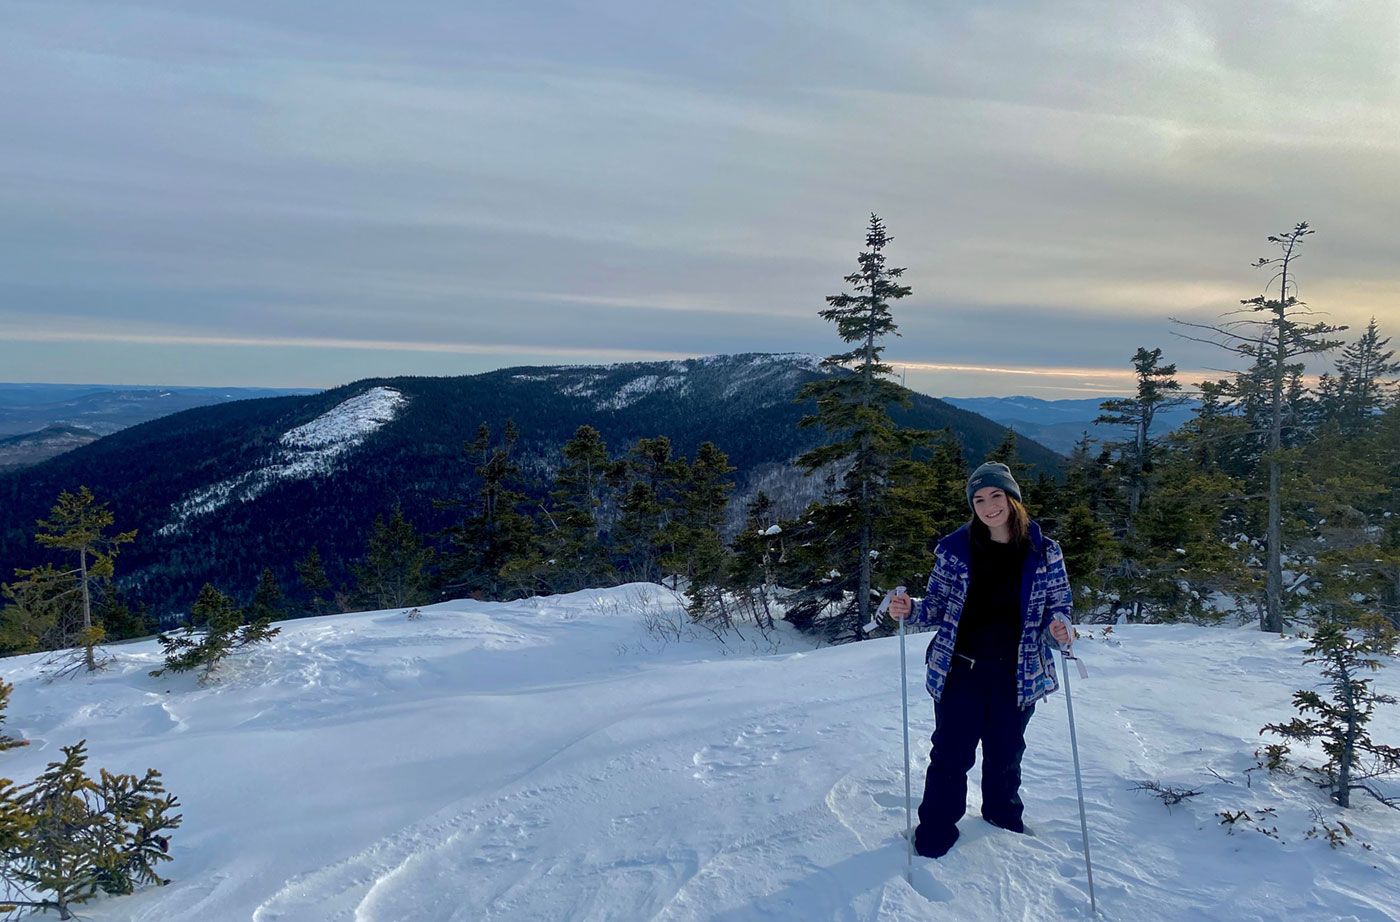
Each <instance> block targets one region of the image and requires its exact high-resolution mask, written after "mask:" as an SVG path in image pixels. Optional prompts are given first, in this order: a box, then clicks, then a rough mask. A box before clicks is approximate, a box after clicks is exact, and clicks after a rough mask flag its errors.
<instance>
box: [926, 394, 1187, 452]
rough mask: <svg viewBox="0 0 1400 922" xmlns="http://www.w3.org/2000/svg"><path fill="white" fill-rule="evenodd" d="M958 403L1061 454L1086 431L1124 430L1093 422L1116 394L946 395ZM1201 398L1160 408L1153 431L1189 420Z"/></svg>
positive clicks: (1112, 436) (1108, 435)
mask: <svg viewBox="0 0 1400 922" xmlns="http://www.w3.org/2000/svg"><path fill="white" fill-rule="evenodd" d="M940 399H942V400H943V401H944V402H946V403H951V404H952V405H953V406H955V407H961V408H962V409H964V410H970V411H971V412H973V413H978V414H981V415H982V416H985V417H987V418H988V419H990V420H994V421H996V422H999V423H1001V424H1002V425H1003V426H1008V427H1010V428H1012V429H1015V430H1016V433H1017V434H1018V435H1024V436H1026V437H1027V438H1030V439H1034V440H1035V441H1037V442H1039V443H1040V444H1042V445H1044V446H1045V447H1046V448H1052V449H1054V450H1055V451H1057V452H1059V453H1060V454H1062V455H1068V454H1069V453H1070V452H1072V451H1073V450H1074V444H1075V443H1076V442H1078V441H1079V440H1080V438H1081V437H1082V436H1083V435H1084V433H1085V432H1088V433H1089V438H1091V439H1096V440H1098V441H1099V442H1104V441H1122V440H1123V439H1124V437H1125V430H1124V429H1123V427H1121V426H1111V425H1107V424H1103V423H1096V422H1094V420H1095V419H1097V418H1098V417H1099V415H1100V414H1101V413H1103V410H1101V409H1100V406H1101V405H1102V404H1103V402H1104V401H1105V400H1113V399H1116V398H1113V397H1085V398H1074V399H1070V400H1042V399H1041V398H1039V397H943V398H940ZM1198 406H1200V401H1198V400H1191V401H1188V402H1186V403H1184V404H1182V405H1181V406H1179V407H1171V408H1170V409H1166V410H1162V411H1160V412H1159V413H1158V414H1157V416H1156V418H1155V419H1154V420H1153V428H1152V432H1153V434H1154V435H1164V434H1166V433H1168V432H1171V431H1172V430H1174V429H1176V428H1177V427H1178V426H1180V425H1182V424H1183V423H1185V422H1187V421H1188V420H1190V419H1191V417H1192V416H1193V415H1194V413H1195V409H1196V407H1198Z"/></svg>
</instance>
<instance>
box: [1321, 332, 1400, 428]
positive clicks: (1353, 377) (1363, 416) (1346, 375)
mask: <svg viewBox="0 0 1400 922" xmlns="http://www.w3.org/2000/svg"><path fill="white" fill-rule="evenodd" d="M1388 345H1390V339H1389V337H1387V338H1385V339H1381V335H1380V330H1379V328H1378V327H1377V326H1376V318H1375V317H1372V318H1371V322H1370V323H1369V324H1367V325H1366V332H1365V333H1362V334H1361V338H1360V339H1358V340H1357V341H1356V342H1355V343H1352V344H1351V345H1350V346H1347V347H1346V348H1345V349H1343V350H1342V356H1341V358H1340V359H1338V360H1337V375H1338V378H1337V380H1338V385H1337V388H1336V394H1335V402H1336V416H1337V418H1338V421H1339V422H1340V424H1341V427H1342V430H1343V431H1344V432H1347V433H1359V432H1362V431H1364V430H1365V428H1366V427H1367V426H1368V425H1369V424H1370V423H1371V422H1372V421H1373V420H1374V418H1375V417H1376V415H1377V414H1379V413H1380V412H1382V411H1383V410H1384V409H1385V404H1386V401H1387V398H1388V397H1389V393H1388V392H1393V390H1394V382H1393V381H1388V380H1387V379H1389V378H1394V377H1395V376H1396V375H1400V362H1397V361H1394V358H1395V351H1394V350H1393V349H1386V346H1388Z"/></svg>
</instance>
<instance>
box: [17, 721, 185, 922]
mask: <svg viewBox="0 0 1400 922" xmlns="http://www.w3.org/2000/svg"><path fill="white" fill-rule="evenodd" d="M86 742H87V741H86V740H84V741H82V742H79V743H78V744H76V745H74V746H64V747H61V748H62V752H63V756H64V758H63V761H62V762H50V763H49V766H48V769H47V770H46V771H45V772H44V773H43V774H42V775H40V776H39V777H38V778H37V779H36V780H34V781H32V782H30V783H29V784H26V785H23V786H21V787H19V788H13V787H11V786H10V782H9V781H8V780H7V779H0V858H2V859H3V861H0V874H3V877H4V881H5V884H6V885H7V888H8V889H9V891H10V893H9V894H7V896H8V897H10V898H8V899H6V900H5V902H6V903H7V904H9V905H10V906H13V907H22V908H26V909H35V910H39V911H41V912H42V911H46V910H49V909H53V910H56V911H57V912H58V917H59V918H60V919H73V918H76V917H75V915H74V913H73V907H74V906H76V905H78V904H80V903H83V902H86V901H87V900H89V899H91V898H92V897H93V896H94V895H95V894H96V893H97V891H98V890H102V891H103V892H104V893H109V894H122V893H131V892H133V890H135V888H136V886H137V885H138V884H147V883H149V884H157V885H163V884H168V883H169V882H170V881H168V880H166V879H164V878H162V877H161V876H160V874H159V872H158V870H157V869H158V868H159V865H160V863H161V862H163V861H169V860H171V855H170V836H169V833H170V831H171V830H173V829H176V828H178V827H179V825H180V822H181V819H182V817H181V816H180V815H179V814H173V815H172V813H171V811H172V810H174V809H175V808H176V807H177V806H179V801H178V800H176V799H175V797H174V796H173V795H171V794H168V793H166V791H165V786H164V785H163V784H162V783H161V781H160V772H158V771H156V770H155V769H147V770H146V774H145V775H144V776H143V777H140V778H138V777H137V776H135V775H118V774H112V773H110V772H107V771H105V770H104V771H102V772H101V775H100V777H99V778H91V777H89V776H88V774H87V773H86V771H85V770H84V768H85V766H86V764H87V749H86Z"/></svg>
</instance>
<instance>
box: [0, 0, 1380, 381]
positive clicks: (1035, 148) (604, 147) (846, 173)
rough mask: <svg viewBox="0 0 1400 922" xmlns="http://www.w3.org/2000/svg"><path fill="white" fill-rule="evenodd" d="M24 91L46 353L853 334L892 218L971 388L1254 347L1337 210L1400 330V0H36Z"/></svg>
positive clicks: (10, 133)
mask: <svg viewBox="0 0 1400 922" xmlns="http://www.w3.org/2000/svg"><path fill="white" fill-rule="evenodd" d="M0 85H2V86H4V88H5V91H4V92H3V93H0V125H3V126H4V129H3V131H0V380H5V381H34V382H64V383H109V384H114V383H122V384H163V385H180V384H187V385H212V386H235V385H242V386H258V385H262V386H273V387H329V386H334V385H337V384H342V383H345V382H347V381H351V380H355V379H358V378H363V377H369V376H382V375H395V374H431V375H453V374H470V373H476V372H481V371H487V370H490V369H493V368H499V367H505V366H512V365H524V364H564V363H570V364H578V363H589V364H591V363H597V362H618V361H634V360H649V359H669V358H677V357H687V356H699V355H708V354H715V353H730V352H812V353H817V354H823V355H824V354H830V353H833V352H837V351H843V348H844V347H843V345H842V344H841V343H840V341H839V340H838V339H837V337H836V334H835V330H834V327H833V326H832V325H831V324H829V323H827V322H825V321H823V320H822V319H821V318H820V317H819V316H818V315H817V312H818V311H819V310H821V309H822V308H823V307H825V303H824V298H825V296H828V295H832V294H836V293H838V292H840V291H842V290H845V287H846V286H845V283H844V282H843V281H842V278H843V276H845V275H847V274H849V273H850V272H852V271H854V270H855V268H856V256H857V254H858V252H859V251H860V250H861V248H862V247H863V244H864V232H865V225H866V222H867V220H868V219H869V215H870V214H871V213H872V212H876V213H878V214H879V215H880V216H881V217H882V218H883V219H884V221H885V223H886V225H887V226H888V228H889V232H890V233H891V235H892V237H893V241H892V242H891V244H890V245H889V247H888V249H887V251H886V252H887V255H888V258H889V261H890V264H891V265H895V266H901V267H906V268H907V272H906V274H905V276H904V281H905V282H907V283H908V284H909V285H910V286H911V287H912V289H913V293H912V295H910V296H909V297H908V298H905V299H903V300H901V301H899V302H896V303H895V304H894V307H893V309H894V313H895V319H896V322H897V323H898V324H899V332H900V334H901V336H900V337H898V338H891V339H890V340H889V341H888V342H887V343H886V345H887V347H888V348H887V351H886V358H887V360H888V361H890V362H891V363H893V364H895V365H896V366H899V369H900V371H901V372H902V373H905V374H907V382H908V384H909V385H910V386H911V387H915V388H916V389H918V390H921V391H924V392H926V393H930V394H935V395H948V396H979V395H987V396H1006V395H1013V394H1029V395H1033V396H1042V397H1047V398H1057V397H1091V396H1095V395H1097V394H1109V393H1122V392H1126V391H1127V390H1128V389H1129V388H1130V387H1131V362H1130V359H1131V356H1132V355H1133V352H1134V351H1135V350H1136V349H1137V348H1138V347H1139V346H1146V347H1148V348H1153V347H1160V348H1162V349H1163V351H1164V361H1172V362H1176V363H1177V365H1178V366H1179V368H1180V369H1181V374H1182V379H1183V380H1185V381H1187V382H1193V381H1197V380H1201V379H1202V378H1205V377H1211V378H1214V377H1219V376H1220V374H1221V371H1220V370H1221V369H1232V368H1237V367H1238V363H1237V361H1236V359H1235V357H1233V356H1231V355H1229V354H1228V353H1226V352H1224V351H1222V350H1219V349H1216V348H1213V347H1210V346H1207V345H1203V344H1200V343H1195V342H1192V341H1190V340H1187V339H1183V338H1181V337H1180V336H1179V335H1177V334H1179V333H1181V332H1188V331H1187V330H1186V329H1185V328H1182V327H1178V326H1174V325H1173V324H1172V323H1171V321H1170V319H1169V318H1171V317H1176V318H1180V319H1185V320H1191V321H1195V322H1215V321H1218V319H1219V318H1220V317H1221V315H1222V314H1224V312H1226V311H1229V310H1233V309H1235V308H1237V307H1238V306H1239V301H1240V300H1241V299H1245V298H1250V297H1254V296H1255V295H1258V294H1260V293H1262V292H1263V291H1264V287H1265V285H1266V284H1267V283H1268V281H1269V277H1268V272H1267V271H1266V270H1259V269H1254V268H1251V263H1253V262H1254V261H1255V260H1256V259H1257V258H1259V257H1261V256H1272V255H1274V252H1273V250H1272V249H1271V247H1270V245H1269V244H1268V243H1267V241H1266V237H1267V236H1268V235H1270V234H1277V233H1279V232H1282V231H1286V230H1288V229H1290V228H1291V227H1293V225H1294V224H1295V223H1297V222H1299V221H1308V222H1309V223H1310V224H1311V226H1312V227H1313V228H1314V229H1315V230H1316V231H1317V233H1316V234H1315V235H1313V236H1312V237H1309V238H1307V243H1306V245H1305V247H1304V250H1303V255H1302V258H1301V259H1300V260H1299V262H1298V264H1297V266H1296V278H1297V280H1298V292H1297V293H1298V295H1299V296H1300V297H1301V298H1302V299H1303V300H1304V301H1306V302H1307V303H1308V305H1309V307H1310V308H1312V309H1314V310H1316V311H1319V312H1322V313H1321V316H1320V317H1319V318H1318V319H1325V320H1327V321H1329V322H1332V323H1340V324H1349V325H1351V326H1352V327H1353V330H1352V334H1354V333H1355V332H1356V330H1357V328H1360V327H1364V325H1365V324H1366V322H1367V321H1368V320H1369V319H1370V317H1372V316H1375V317H1377V318H1378V320H1379V322H1380V325H1381V330H1382V333H1383V334H1386V333H1390V334H1395V333H1400V329H1397V327H1400V323H1397V321H1400V261H1397V258H1396V254H1397V253H1400V225H1398V224H1397V222H1395V220H1394V216H1395V215H1396V214H1397V213H1400V3H1397V2H1394V0H1391V2H1372V3H1352V2H1324V0H1310V2H1288V0H1284V2H1276V3H1268V4H1265V3H1257V2H1234V0H1212V2H1194V0H1193V2H1181V3H1166V2H1154V3H1141V2H1139V3H1110V2H1065V0H1057V2H1048V0H1047V2H1024V3H1021V2H986V3H978V4H928V3H921V2H910V3H904V2H881V0H876V2H870V3H862V4H832V3H814V2H811V0H807V2H782V0H773V2H767V3H763V4H752V3H735V2H729V0H715V2H711V3H706V4H685V5H681V4H657V3H644V2H639V0H601V2H592V3H588V4H568V3H534V2H522V0H512V2H493V0H473V2H472V3H468V4H463V3H458V2H449V0H405V2H401V3H397V4H392V5H389V4H382V3H366V2H357V0H340V2H336V3H330V2H323V0H301V2H295V3H286V2H275V3H274V2H270V0H236V2H235V0H200V2H191V0H179V2H176V0H142V2H129V0H86V2H80V0H41V2H28V0H6V2H5V3H4V4H3V6H0ZM1328 365H1330V360H1329V361H1327V362H1324V363H1323V364H1321V365H1318V366H1316V368H1315V369H1314V370H1320V369H1324V368H1325V367H1327V366H1328Z"/></svg>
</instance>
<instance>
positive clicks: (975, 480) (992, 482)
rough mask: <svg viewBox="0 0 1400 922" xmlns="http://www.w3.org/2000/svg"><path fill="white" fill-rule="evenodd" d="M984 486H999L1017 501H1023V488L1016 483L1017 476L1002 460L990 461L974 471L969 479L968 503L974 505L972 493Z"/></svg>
mask: <svg viewBox="0 0 1400 922" xmlns="http://www.w3.org/2000/svg"><path fill="white" fill-rule="evenodd" d="M983 487H997V488H999V489H1001V490H1003V491H1005V493H1006V495H1008V496H1012V497H1015V499H1016V502H1018V503H1019V502H1020V501H1021V488H1020V486H1018V485H1017V483H1016V478H1015V477H1012V476H1011V468H1009V467H1007V466H1006V465H1005V464H1002V463H1001V462H1000V461H988V462H987V463H986V464H984V465H982V466H981V467H979V468H978V469H977V470H975V471H973V472H972V476H971V477H969V478H968V479H967V504H968V505H969V506H971V505H972V494H974V493H976V492H977V491H978V490H980V489H982V488H983Z"/></svg>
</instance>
